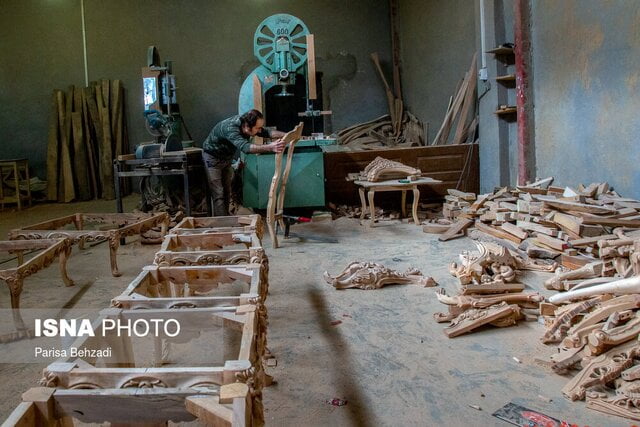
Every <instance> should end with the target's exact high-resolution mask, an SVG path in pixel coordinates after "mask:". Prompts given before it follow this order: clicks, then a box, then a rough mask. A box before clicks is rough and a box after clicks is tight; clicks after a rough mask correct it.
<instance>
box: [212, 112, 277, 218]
mask: <svg viewBox="0 0 640 427" xmlns="http://www.w3.org/2000/svg"><path fill="white" fill-rule="evenodd" d="M263 126H264V116H263V115H262V113H261V112H260V111H258V110H250V111H247V112H246V113H244V114H243V115H241V116H233V117H229V118H228V119H225V120H223V121H221V122H219V123H218V124H217V125H215V126H214V127H213V130H212V131H211V133H209V136H207V138H206V139H205V140H204V143H203V144H202V149H203V150H204V152H203V153H202V157H203V160H204V167H205V171H206V173H207V181H208V184H209V191H210V193H211V197H212V198H213V215H215V216H224V215H229V199H230V196H231V179H232V177H233V169H232V168H231V162H232V160H233V159H234V157H236V156H237V155H238V154H239V152H240V151H242V152H243V153H269V152H273V153H279V152H281V151H282V150H283V149H284V143H283V142H282V140H280V139H278V140H276V141H274V142H272V143H270V144H266V145H256V144H252V143H251V142H250V141H249V139H250V138H251V137H253V136H261V137H264V138H282V137H283V136H284V135H285V133H284V132H280V131H277V130H273V131H268V130H266V129H264V128H263Z"/></svg>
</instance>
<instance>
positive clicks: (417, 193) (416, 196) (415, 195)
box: [411, 185, 420, 225]
mask: <svg viewBox="0 0 640 427" xmlns="http://www.w3.org/2000/svg"><path fill="white" fill-rule="evenodd" d="M419 202H420V190H418V186H417V185H414V186H413V205H412V206H411V208H412V209H411V213H412V214H413V222H414V223H415V224H416V225H420V220H419V219H418V203H419Z"/></svg>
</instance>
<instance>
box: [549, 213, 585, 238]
mask: <svg viewBox="0 0 640 427" xmlns="http://www.w3.org/2000/svg"><path fill="white" fill-rule="evenodd" d="M553 221H554V222H556V223H557V224H559V225H561V226H562V227H564V228H566V229H567V230H569V231H571V232H572V233H575V234H577V235H580V233H581V232H582V219H581V218H577V217H575V216H573V215H567V214H563V213H560V212H556V213H555V214H554V215H553Z"/></svg>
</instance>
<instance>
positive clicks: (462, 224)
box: [438, 219, 474, 242]
mask: <svg viewBox="0 0 640 427" xmlns="http://www.w3.org/2000/svg"><path fill="white" fill-rule="evenodd" d="M473 222H474V221H473V220H471V219H461V220H459V221H457V222H456V223H454V224H453V225H452V226H451V227H449V229H448V230H447V231H446V232H445V233H444V234H443V235H442V236H440V237H439V238H438V240H440V241H441V242H446V241H448V240H452V239H455V238H458V237H462V236H464V231H465V230H466V229H467V228H469V227H471V225H472V224H473Z"/></svg>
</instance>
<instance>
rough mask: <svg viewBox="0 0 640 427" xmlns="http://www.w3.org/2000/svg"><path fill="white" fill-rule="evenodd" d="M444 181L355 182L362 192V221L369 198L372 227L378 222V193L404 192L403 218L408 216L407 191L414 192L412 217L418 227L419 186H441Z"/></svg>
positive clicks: (425, 178)
mask: <svg viewBox="0 0 640 427" xmlns="http://www.w3.org/2000/svg"><path fill="white" fill-rule="evenodd" d="M441 182H442V181H440V180H438V179H433V178H428V177H423V178H418V179H416V180H415V181H406V180H398V179H390V180H388V181H378V182H371V181H354V184H356V185H357V186H358V187H359V188H358V191H359V192H360V201H361V202H362V213H361V214H360V219H361V220H363V219H364V216H365V214H366V211H367V198H368V199H369V214H370V217H371V222H370V225H371V226H373V224H374V222H375V220H376V214H375V212H376V211H375V206H374V204H373V197H374V196H375V194H376V191H401V192H402V206H401V208H402V217H405V216H406V201H407V190H412V191H413V205H412V209H411V211H412V215H413V222H414V223H415V224H416V225H419V224H420V220H419V219H418V202H419V201H420V190H419V189H418V186H419V185H429V184H439V183H441Z"/></svg>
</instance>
